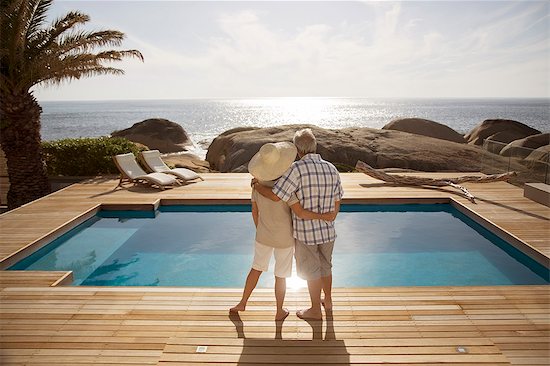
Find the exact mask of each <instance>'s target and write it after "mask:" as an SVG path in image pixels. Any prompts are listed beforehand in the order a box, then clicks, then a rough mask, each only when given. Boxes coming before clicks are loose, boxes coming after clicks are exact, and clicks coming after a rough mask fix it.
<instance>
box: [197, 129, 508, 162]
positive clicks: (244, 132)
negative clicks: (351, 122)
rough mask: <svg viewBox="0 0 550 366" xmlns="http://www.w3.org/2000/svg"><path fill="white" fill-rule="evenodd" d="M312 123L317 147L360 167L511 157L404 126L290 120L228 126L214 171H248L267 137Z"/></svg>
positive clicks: (210, 156) (216, 145)
mask: <svg viewBox="0 0 550 366" xmlns="http://www.w3.org/2000/svg"><path fill="white" fill-rule="evenodd" d="M305 127H309V128H311V129H312V130H313V133H314V134H315V136H316V137H317V146H318V148H317V152H318V153H319V154H321V156H322V157H323V158H324V159H326V160H328V161H330V162H332V163H333V164H335V165H342V166H348V167H354V166H355V164H356V163H357V160H362V161H364V162H365V163H367V164H369V165H371V166H373V167H375V168H401V169H413V170H419V171H463V172H471V171H479V170H480V169H481V159H482V155H483V154H487V155H490V156H491V157H492V158H491V159H493V160H495V161H497V163H499V164H501V165H503V166H506V163H507V160H508V159H506V158H503V157H500V156H498V155H492V154H489V153H488V152H486V151H484V150H482V149H480V148H478V147H475V146H471V145H467V144H458V143H455V142H451V141H446V140H440V139H435V138H432V137H427V136H422V135H414V134H410V133H406V132H402V131H393V130H377V129H373V128H359V127H354V128H345V129H339V130H338V129H323V128H319V127H316V126H311V125H286V126H279V127H270V128H246V129H234V130H230V131H226V132H224V133H223V134H221V135H220V136H218V137H216V138H215V139H214V141H213V142H212V144H211V145H210V147H209V149H208V153H207V154H206V160H207V161H208V162H209V163H210V167H211V168H212V169H213V170H217V171H220V172H246V171H247V170H246V169H247V165H248V162H249V161H250V159H251V158H252V156H253V155H254V154H255V153H256V152H257V151H258V150H259V149H260V147H261V146H262V145H263V144H265V143H267V142H279V141H292V138H293V136H294V132H295V131H297V130H299V129H302V128H305Z"/></svg>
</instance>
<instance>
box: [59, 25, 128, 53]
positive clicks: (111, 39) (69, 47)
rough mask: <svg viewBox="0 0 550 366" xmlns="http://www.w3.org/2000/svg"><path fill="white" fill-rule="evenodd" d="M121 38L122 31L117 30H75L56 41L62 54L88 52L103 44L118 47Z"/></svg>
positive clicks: (103, 45)
mask: <svg viewBox="0 0 550 366" xmlns="http://www.w3.org/2000/svg"><path fill="white" fill-rule="evenodd" d="M123 40H124V33H122V32H119V31H113V30H104V31H98V32H75V33H72V34H68V35H66V36H64V37H63V38H61V39H60V40H59V41H58V47H59V53H60V54H61V55H62V54H65V53H69V52H88V51H90V50H92V49H94V48H99V47H105V46H114V47H118V46H120V45H121V44H122V41H123Z"/></svg>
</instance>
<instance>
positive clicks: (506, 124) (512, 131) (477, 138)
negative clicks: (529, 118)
mask: <svg viewBox="0 0 550 366" xmlns="http://www.w3.org/2000/svg"><path fill="white" fill-rule="evenodd" d="M503 131H507V132H508V133H507V135H506V136H507V137H506V139H509V141H503V142H510V141H514V140H518V139H522V138H524V137H527V136H530V135H536V134H539V133H540V131H539V130H535V129H534V128H531V127H529V126H527V125H525V124H523V123H521V122H518V121H513V120H511V119H486V120H485V121H483V122H481V123H480V124H478V125H477V126H476V127H474V128H473V129H472V130H471V131H470V132H469V133H468V134H466V136H464V137H465V138H466V141H468V143H469V144H473V145H478V146H481V145H483V142H484V141H485V139H487V138H488V137H490V136H493V135H495V134H497V133H499V132H503ZM501 138H502V137H501Z"/></svg>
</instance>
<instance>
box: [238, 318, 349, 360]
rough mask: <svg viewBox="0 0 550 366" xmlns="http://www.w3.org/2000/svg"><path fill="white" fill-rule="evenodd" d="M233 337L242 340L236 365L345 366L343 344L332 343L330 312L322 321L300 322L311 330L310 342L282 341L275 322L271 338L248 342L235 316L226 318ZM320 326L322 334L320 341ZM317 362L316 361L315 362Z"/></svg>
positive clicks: (334, 337)
mask: <svg viewBox="0 0 550 366" xmlns="http://www.w3.org/2000/svg"><path fill="white" fill-rule="evenodd" d="M229 319H230V320H231V321H232V322H233V325H234V326H235V330H236V331H237V337H238V338H241V339H243V348H242V351H241V355H240V358H239V365H245V364H246V365H250V364H256V365H263V364H268V363H273V362H275V361H276V363H278V364H302V363H314V364H320V363H331V364H344V365H349V363H350V359H349V353H348V351H347V349H346V345H345V343H344V341H343V340H341V339H336V334H335V332H334V318H333V315H332V311H327V312H326V317H325V320H304V321H305V322H307V323H308V324H309V326H310V327H311V330H312V338H311V340H305V339H283V323H284V321H275V322H274V323H275V334H274V337H273V338H248V337H246V334H245V330H244V323H243V321H242V319H241V317H240V315H239V314H229ZM323 323H325V334H324V338H323ZM316 360H319V361H316Z"/></svg>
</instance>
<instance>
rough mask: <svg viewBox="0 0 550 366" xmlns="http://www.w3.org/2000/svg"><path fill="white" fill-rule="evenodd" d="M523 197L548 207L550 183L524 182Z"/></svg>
mask: <svg viewBox="0 0 550 366" xmlns="http://www.w3.org/2000/svg"><path fill="white" fill-rule="evenodd" d="M523 197H526V198H529V199H530V200H532V201H535V202H538V203H540V204H542V205H545V206H548V207H550V185H548V184H544V183H525V186H524V187H523Z"/></svg>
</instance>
